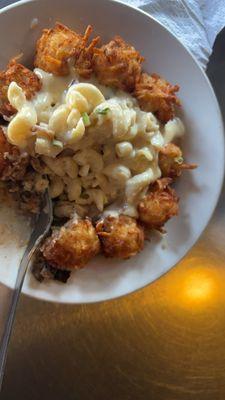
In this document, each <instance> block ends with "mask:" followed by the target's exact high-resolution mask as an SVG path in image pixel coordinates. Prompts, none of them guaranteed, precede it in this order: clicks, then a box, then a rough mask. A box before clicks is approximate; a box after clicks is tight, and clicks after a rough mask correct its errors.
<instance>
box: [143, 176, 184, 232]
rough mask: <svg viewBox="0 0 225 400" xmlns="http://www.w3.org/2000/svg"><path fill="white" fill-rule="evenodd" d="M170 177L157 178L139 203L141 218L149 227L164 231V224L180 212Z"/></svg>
mask: <svg viewBox="0 0 225 400" xmlns="http://www.w3.org/2000/svg"><path fill="white" fill-rule="evenodd" d="M171 182H172V179H170V178H163V179H159V180H157V181H156V182H155V183H154V184H153V185H151V186H150V191H149V193H148V194H147V195H146V196H145V197H144V198H143V200H141V201H140V203H139V205H138V211H139V219H140V221H141V222H142V223H143V224H144V225H145V226H146V227H148V228H153V229H157V230H159V231H163V229H162V228H163V226H164V224H165V223H166V222H167V221H168V220H169V219H170V218H171V217H173V216H175V215H177V214H178V201H179V199H178V197H177V195H176V192H175V190H174V189H172V188H171V187H170V186H169V184H170V183H171Z"/></svg>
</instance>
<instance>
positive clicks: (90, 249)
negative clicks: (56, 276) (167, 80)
mask: <svg viewBox="0 0 225 400" xmlns="http://www.w3.org/2000/svg"><path fill="white" fill-rule="evenodd" d="M99 251H100V242H99V239H98V236H97V234H96V232H95V229H94V227H93V225H92V223H91V221H90V220H89V219H84V220H71V221H69V222H68V223H67V224H66V225H64V226H63V227H62V228H60V229H58V230H55V231H54V232H53V233H52V235H51V236H50V237H48V238H47V239H46V240H45V242H44V244H43V245H42V247H41V252H42V254H43V256H44V258H45V259H46V260H47V261H48V263H49V264H50V265H52V266H53V267H57V268H60V269H66V270H72V269H78V268H82V267H84V266H85V264H87V262H88V261H89V260H90V259H91V258H93V257H94V256H95V255H97V254H98V253H99Z"/></svg>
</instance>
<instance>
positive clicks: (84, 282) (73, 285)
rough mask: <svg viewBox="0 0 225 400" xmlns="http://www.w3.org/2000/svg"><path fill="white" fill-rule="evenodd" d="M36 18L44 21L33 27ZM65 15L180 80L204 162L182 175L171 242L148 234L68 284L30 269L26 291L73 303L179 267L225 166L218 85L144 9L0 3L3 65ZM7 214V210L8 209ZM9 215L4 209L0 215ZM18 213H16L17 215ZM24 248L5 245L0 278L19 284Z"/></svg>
mask: <svg viewBox="0 0 225 400" xmlns="http://www.w3.org/2000/svg"><path fill="white" fill-rule="evenodd" d="M33 18H38V21H39V23H38V26H37V27H36V28H35V29H33V30H31V29H30V24H31V21H32V19H33ZM55 21H60V22H62V23H64V24H66V25H68V26H69V27H71V28H74V29H75V30H78V31H83V30H84V28H85V27H86V25H87V24H91V25H93V27H94V30H95V33H96V34H100V35H101V37H102V38H103V40H105V41H107V40H109V39H110V38H112V36H113V35H115V34H119V35H121V36H122V37H123V38H124V39H125V40H126V41H128V42H130V43H132V44H133V45H134V46H135V47H136V48H137V49H138V50H139V51H140V52H141V54H143V55H144V57H145V58H146V61H145V64H144V68H145V69H146V70H147V71H148V72H157V73H159V74H161V75H162V76H164V77H165V78H167V79H168V80H169V81H170V82H172V83H178V84H179V85H180V87H181V90H180V98H181V100H182V104H183V118H184V121H185V123H186V127H187V133H186V136H185V137H184V140H183V145H182V146H183V149H184V153H185V157H186V159H187V160H188V162H196V163H197V164H198V165H199V168H198V169H197V170H194V171H192V172H186V173H184V174H183V176H182V178H181V179H180V180H179V182H178V183H177V191H178V194H179V196H180V214H179V217H177V218H174V219H173V220H171V221H170V222H169V223H168V224H167V231H168V235H167V246H166V248H164V246H162V242H161V241H153V242H150V243H149V242H146V244H145V249H144V251H143V252H142V253H141V254H139V255H138V256H137V257H134V258H132V259H131V260H128V261H122V262H119V261H117V260H111V259H105V258H103V257H98V258H96V259H95V260H94V261H93V262H91V263H90V264H89V265H88V266H87V268H85V269H83V270H81V271H78V272H76V273H74V274H72V277H71V278H70V279H69V281H68V283H67V284H66V285H64V284H60V283H56V282H53V281H52V282H46V283H42V284H39V283H38V282H36V281H35V280H34V278H33V277H32V276H31V274H30V273H29V274H28V275H27V278H26V280H25V283H24V287H23V292H24V293H26V294H28V295H31V296H33V297H36V298H39V299H45V300H51V301H58V302H66V303H87V302H96V301H100V300H107V299H112V298H115V297H118V296H121V295H124V294H127V293H130V292H132V291H134V290H136V289H139V288H142V287H144V286H145V285H147V284H149V283H150V282H152V281H154V280H155V279H156V278H158V277H160V276H161V275H162V274H164V273H165V272H167V271H168V270H169V269H170V268H172V267H173V266H174V265H175V264H176V263H177V262H178V261H179V260H180V259H181V258H182V257H183V256H184V255H185V254H186V253H187V251H188V250H190V248H191V247H192V246H193V244H194V243H195V242H196V240H197V239H198V238H199V236H200V235H201V233H202V231H203V229H204V228H205V226H206V224H207V223H208V221H209V219H210V217H211V215H212V213H213V210H214V208H215V206H216V203H217V199H218V196H219V193H220V189H221V185H222V181H223V172H224V139H223V125H222V120H221V115H220V110H219V107H218V103H217V100H216V97H215V95H214V92H213V90H212V87H211V85H210V83H209V81H208V79H207V77H206V75H205V74H204V72H203V71H202V69H201V68H200V67H199V65H198V64H197V62H196V61H195V60H194V58H193V57H192V56H191V54H190V53H189V52H188V51H187V50H186V49H185V48H184V46H183V45H182V44H181V43H180V42H179V41H178V40H177V39H176V37H174V36H173V35H172V34H171V33H170V32H169V31H168V30H167V29H166V28H164V27H163V26H162V25H161V24H160V23H159V22H157V21H156V20H155V19H153V18H151V17H150V16H149V15H147V14H146V13H144V12H142V11H138V10H136V9H134V8H132V7H128V6H126V5H124V4H122V3H118V2H115V1H110V0H108V1H106V0H63V1H61V0H39V1H37V0H36V1H35V0H33V1H32V0H30V1H21V2H19V3H18V4H15V5H12V6H9V7H7V8H5V9H3V10H1V11H0V48H1V61H0V67H5V65H6V63H7V61H8V60H9V59H10V57H12V56H15V55H17V54H18V53H20V52H21V51H22V52H23V53H24V61H25V62H27V63H29V62H30V61H31V60H32V57H33V54H34V45H35V41H36V39H37V38H38V37H39V36H40V33H41V30H42V29H43V28H46V27H49V26H51V25H52V24H53V23H54V22H55ZM1 215H2V214H1ZM2 218H3V216H0V221H1V219H2ZM12 219H13V217H12ZM21 254H22V249H18V247H17V246H16V245H15V243H11V244H9V243H8V244H7V245H6V244H5V245H4V246H2V247H1V248H0V262H1V269H0V281H2V282H3V283H5V284H6V285H9V286H13V284H14V279H15V274H16V270H17V265H18V263H19V259H20V257H21Z"/></svg>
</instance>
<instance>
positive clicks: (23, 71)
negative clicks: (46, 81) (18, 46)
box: [0, 57, 41, 117]
mask: <svg viewBox="0 0 225 400" xmlns="http://www.w3.org/2000/svg"><path fill="white" fill-rule="evenodd" d="M13 81H14V82H16V83H17V84H18V85H19V86H20V87H21V88H22V89H23V91H24V92H25V95H26V98H27V100H30V99H31V98H32V97H33V96H34V95H35V93H36V92H38V91H39V90H40V89H41V81H40V80H39V78H38V77H37V75H36V74H35V73H34V72H33V71H30V70H29V69H28V68H26V67H24V66H23V65H22V64H19V63H18V57H16V58H13V59H12V60H11V61H10V62H9V64H8V65H7V69H6V70H5V71H1V72H0V114H2V115H5V116H8V117H9V116H11V115H13V114H15V113H16V110H15V109H14V108H13V106H11V104H10V103H9V101H8V97H7V92H8V87H9V84H10V83H11V82H13Z"/></svg>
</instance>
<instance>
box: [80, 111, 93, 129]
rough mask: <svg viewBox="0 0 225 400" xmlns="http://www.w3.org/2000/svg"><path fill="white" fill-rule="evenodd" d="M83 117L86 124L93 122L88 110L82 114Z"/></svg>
mask: <svg viewBox="0 0 225 400" xmlns="http://www.w3.org/2000/svg"><path fill="white" fill-rule="evenodd" d="M82 118H83V122H84V125H85V126H89V125H90V124H91V122H90V118H89V116H88V114H87V113H86V112H84V113H83V114H82Z"/></svg>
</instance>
